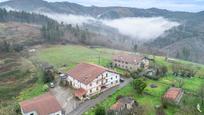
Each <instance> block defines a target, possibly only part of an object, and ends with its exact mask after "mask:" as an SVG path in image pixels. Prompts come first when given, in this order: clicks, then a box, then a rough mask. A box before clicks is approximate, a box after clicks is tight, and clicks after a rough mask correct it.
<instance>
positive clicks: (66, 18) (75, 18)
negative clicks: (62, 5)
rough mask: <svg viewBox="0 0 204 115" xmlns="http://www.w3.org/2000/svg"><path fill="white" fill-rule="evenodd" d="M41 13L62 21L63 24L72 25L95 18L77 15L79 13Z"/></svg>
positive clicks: (88, 21) (89, 21)
mask: <svg viewBox="0 0 204 115" xmlns="http://www.w3.org/2000/svg"><path fill="white" fill-rule="evenodd" d="M42 14H43V15H46V16H48V17H49V18H52V19H54V20H56V21H58V22H59V23H61V22H64V23H65V24H73V25H76V24H78V25H82V24H84V23H91V21H96V19H95V18H93V17H89V16H79V15H72V14H70V15H67V14H55V13H53V14H50V13H42Z"/></svg>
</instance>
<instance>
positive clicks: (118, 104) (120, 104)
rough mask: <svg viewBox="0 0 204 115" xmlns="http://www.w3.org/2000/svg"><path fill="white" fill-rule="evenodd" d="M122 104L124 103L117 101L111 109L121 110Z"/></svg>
mask: <svg viewBox="0 0 204 115" xmlns="http://www.w3.org/2000/svg"><path fill="white" fill-rule="evenodd" d="M122 106H123V104H122V103H120V102H116V103H115V104H113V105H112V106H111V108H110V109H111V110H120V109H121V107H122Z"/></svg>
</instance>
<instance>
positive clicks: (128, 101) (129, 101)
mask: <svg viewBox="0 0 204 115" xmlns="http://www.w3.org/2000/svg"><path fill="white" fill-rule="evenodd" d="M132 102H134V100H133V99H132V98H130V97H122V98H120V99H119V100H118V101H117V102H116V103H115V104H113V105H112V106H111V108H110V109H111V110H120V109H121V107H122V106H125V104H132Z"/></svg>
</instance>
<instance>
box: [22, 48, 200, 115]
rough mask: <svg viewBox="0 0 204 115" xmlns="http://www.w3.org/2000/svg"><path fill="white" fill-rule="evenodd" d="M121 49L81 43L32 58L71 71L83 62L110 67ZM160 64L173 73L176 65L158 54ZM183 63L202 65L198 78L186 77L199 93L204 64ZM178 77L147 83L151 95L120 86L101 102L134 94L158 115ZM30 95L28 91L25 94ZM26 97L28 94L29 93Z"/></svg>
mask: <svg viewBox="0 0 204 115" xmlns="http://www.w3.org/2000/svg"><path fill="white" fill-rule="evenodd" d="M117 52H119V51H117V50H111V49H107V48H97V49H90V48H88V47H84V46H78V45H66V46H63V45H55V46H51V47H47V48H43V49H39V50H38V52H37V53H36V55H34V56H32V58H31V59H32V60H37V61H38V62H47V63H50V64H52V65H54V66H55V67H56V68H57V69H60V68H62V65H64V64H67V65H68V67H66V68H64V70H65V71H68V70H69V69H70V68H73V67H74V66H75V65H76V64H78V63H80V62H89V63H95V64H99V65H103V66H107V64H109V63H110V62H111V57H112V55H113V54H114V53H117ZM155 60H156V63H157V64H160V65H165V66H167V67H168V69H169V72H171V68H172V64H171V63H169V62H167V61H165V59H164V57H159V56H156V58H155ZM176 61H178V62H179V63H181V64H186V65H191V67H193V68H196V69H197V68H199V69H197V70H198V72H197V73H198V74H197V75H196V76H197V77H194V78H188V79H187V78H184V79H183V81H184V86H183V88H184V89H185V90H188V91H191V92H196V91H197V90H198V89H199V87H200V85H201V84H202V82H204V80H203V79H201V78H199V77H198V76H199V75H202V74H203V70H204V66H203V65H199V64H194V63H190V62H186V61H181V60H176ZM116 70H117V71H118V72H120V73H123V70H120V69H116ZM177 79H181V78H176V77H174V76H172V75H171V74H169V75H167V76H164V77H162V78H161V79H160V80H159V81H154V80H149V79H147V80H146V82H147V84H148V86H147V87H146V89H145V92H147V93H148V94H150V95H147V94H144V95H138V94H137V93H136V92H135V91H134V89H133V88H132V86H131V85H130V84H129V85H127V86H126V87H124V88H122V89H119V90H118V91H116V92H115V93H114V94H113V95H111V96H109V97H108V98H107V99H106V100H104V101H103V102H101V103H100V105H102V106H104V107H105V108H106V109H108V108H109V107H110V106H111V105H112V104H113V103H115V102H116V97H117V96H118V95H127V96H132V97H133V98H134V99H135V100H136V101H138V102H139V103H140V104H141V105H145V112H146V114H147V115H154V114H155V112H154V111H155V109H154V107H155V106H156V105H160V104H161V100H160V99H161V96H162V95H163V94H164V93H165V91H166V90H167V89H168V87H170V86H171V85H172V84H173V83H176V82H177ZM150 84H156V85H157V86H158V87H157V88H150V87H149V85H150ZM24 94H26V93H24ZM25 97H26V96H25ZM178 110H179V109H178V108H176V107H168V109H166V110H165V112H166V113H167V115H173V114H175V113H176V112H177V111H178ZM94 111H95V108H91V109H90V110H89V111H88V112H86V113H84V114H86V115H94Z"/></svg>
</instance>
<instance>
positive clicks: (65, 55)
mask: <svg viewBox="0 0 204 115" xmlns="http://www.w3.org/2000/svg"><path fill="white" fill-rule="evenodd" d="M111 56H112V55H111V53H110V52H101V51H99V50H97V49H90V48H88V47H83V46H77V45H66V46H61V45H57V46H54V47H50V48H45V49H41V50H40V51H39V52H38V53H37V54H36V56H34V57H32V58H33V59H34V60H38V61H42V62H47V63H49V64H52V65H54V66H55V67H56V68H61V67H62V65H64V64H67V65H68V68H66V69H70V68H72V67H73V66H75V65H76V64H78V63H80V62H89V63H95V64H100V65H103V66H106V65H107V64H108V63H109V62H110V60H111Z"/></svg>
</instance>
